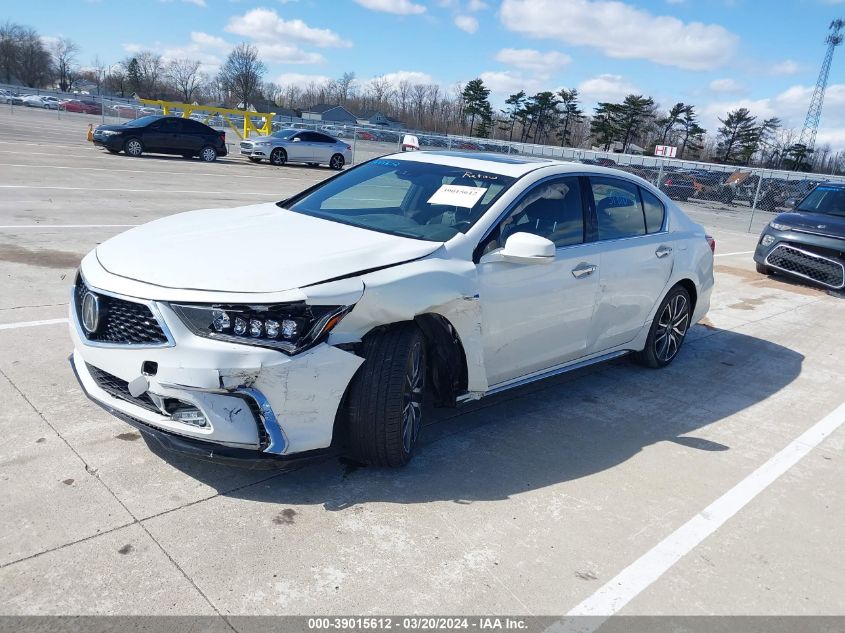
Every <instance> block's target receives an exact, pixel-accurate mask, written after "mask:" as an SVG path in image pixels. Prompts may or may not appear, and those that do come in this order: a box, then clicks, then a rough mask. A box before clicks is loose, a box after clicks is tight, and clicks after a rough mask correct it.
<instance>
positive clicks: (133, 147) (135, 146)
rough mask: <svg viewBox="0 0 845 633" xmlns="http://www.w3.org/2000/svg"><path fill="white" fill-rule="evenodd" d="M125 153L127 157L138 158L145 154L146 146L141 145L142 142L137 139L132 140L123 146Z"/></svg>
mask: <svg viewBox="0 0 845 633" xmlns="http://www.w3.org/2000/svg"><path fill="white" fill-rule="evenodd" d="M123 151H124V152H125V153H126V155H127V156H132V157H133V158H138V157H139V156H140V155H141V154H143V153H144V144H143V143H141V141H140V140H138V139H137V138H130V139H129V140H127V141H126V143H124V144H123Z"/></svg>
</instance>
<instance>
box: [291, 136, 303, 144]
mask: <svg viewBox="0 0 845 633" xmlns="http://www.w3.org/2000/svg"><path fill="white" fill-rule="evenodd" d="M301 140H302V139H301V138H299V137H298V136H294V137H293V142H294V143H299V141H301Z"/></svg>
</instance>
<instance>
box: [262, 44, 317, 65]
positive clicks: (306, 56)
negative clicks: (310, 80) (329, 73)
mask: <svg viewBox="0 0 845 633" xmlns="http://www.w3.org/2000/svg"><path fill="white" fill-rule="evenodd" d="M255 47H256V48H257V49H258V57H259V58H261V59H262V60H264V61H268V62H274V63H279V64H321V63H323V62H324V61H326V59H325V57H323V56H322V55H320V53H312V52H310V51H304V50H302V49H301V48H299V47H298V46H293V45H291V44H285V43H283V42H256V43H255Z"/></svg>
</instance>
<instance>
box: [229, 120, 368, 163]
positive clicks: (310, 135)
mask: <svg viewBox="0 0 845 633" xmlns="http://www.w3.org/2000/svg"><path fill="white" fill-rule="evenodd" d="M241 154H243V155H244V156H246V157H247V158H249V160H251V161H252V162H254V163H260V162H261V161H262V160H269V161H270V163H271V164H273V165H284V164H285V163H307V164H309V165H321V164H322V165H328V166H329V167H331V168H332V169H343V166H344V165H345V164H346V163H350V162H352V147H351V146H350V145H347V144H346V143H344V142H343V141H339V140H337V139H336V138H334V137H333V136H329V135H327V134H322V133H320V132H311V131H309V130H297V129H293V128H291V129H286V130H279V131H278V132H273V133H272V134H271V135H270V136H258V137H256V138H254V139H249V140H245V141H241Z"/></svg>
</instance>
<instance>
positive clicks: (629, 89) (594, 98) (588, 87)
mask: <svg viewBox="0 0 845 633" xmlns="http://www.w3.org/2000/svg"><path fill="white" fill-rule="evenodd" d="M641 92H642V91H641V90H640V89H639V88H637V87H636V86H635V85H634V84H632V83H631V82H629V81H628V80H627V79H625V78H624V77H622V75H611V74H603V75H597V76H595V77H591V78H590V79H586V80H584V81H582V82H581V83H580V84H578V93H579V94H580V95H581V97H582V99H583V100H584V101H585V102H587V103H589V102H599V101H619V100H620V99H623V98H624V97H626V96H628V95H629V94H641Z"/></svg>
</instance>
